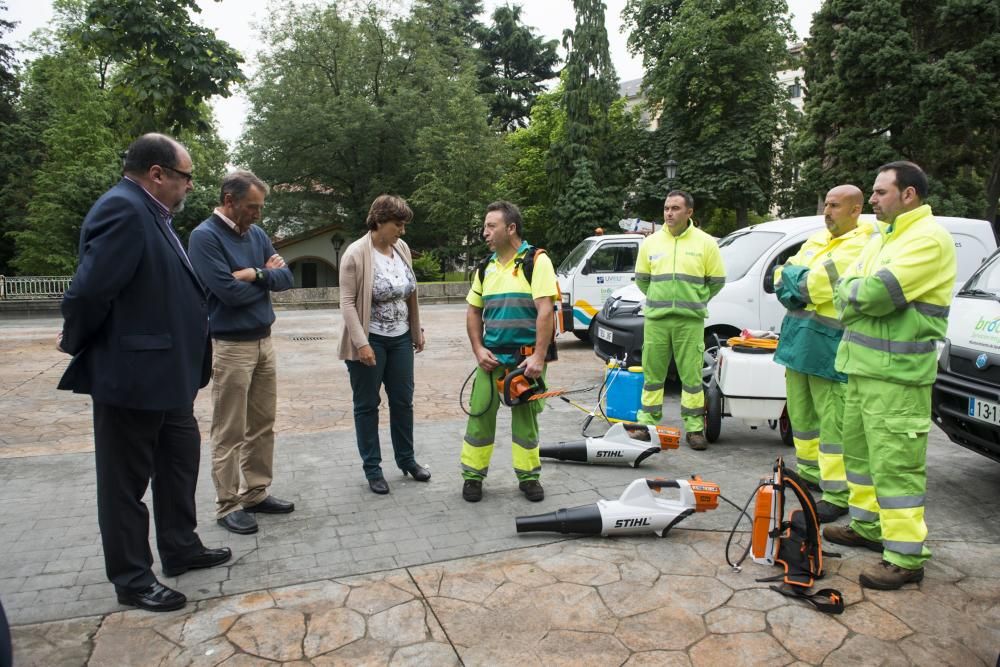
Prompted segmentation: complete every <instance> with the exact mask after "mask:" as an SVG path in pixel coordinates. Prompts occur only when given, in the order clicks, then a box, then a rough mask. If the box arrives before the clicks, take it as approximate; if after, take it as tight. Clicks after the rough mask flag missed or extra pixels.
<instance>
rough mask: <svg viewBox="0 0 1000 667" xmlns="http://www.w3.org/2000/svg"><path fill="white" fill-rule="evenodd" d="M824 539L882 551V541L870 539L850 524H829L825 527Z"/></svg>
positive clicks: (849, 545) (846, 545)
mask: <svg viewBox="0 0 1000 667" xmlns="http://www.w3.org/2000/svg"><path fill="white" fill-rule="evenodd" d="M823 539H824V540H826V541H827V542H833V543H834V544H843V545H844V546H845V547H863V548H865V549H871V550H872V551H876V552H878V553H882V543H881V542H876V541H875V540H869V539H868V538H867V537H862V536H861V535H858V534H857V533H855V532H854V529H853V528H851V526H850V524H848V525H846V526H827V527H826V528H824V529H823Z"/></svg>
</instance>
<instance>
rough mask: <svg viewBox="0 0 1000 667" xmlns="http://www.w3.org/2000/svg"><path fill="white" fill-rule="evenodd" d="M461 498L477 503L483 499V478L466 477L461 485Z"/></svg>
mask: <svg viewBox="0 0 1000 667" xmlns="http://www.w3.org/2000/svg"><path fill="white" fill-rule="evenodd" d="M462 498H463V499H465V501H466V502H469V503H478V502H479V501H480V500H482V499H483V480H481V479H467V480H465V484H463V485H462Z"/></svg>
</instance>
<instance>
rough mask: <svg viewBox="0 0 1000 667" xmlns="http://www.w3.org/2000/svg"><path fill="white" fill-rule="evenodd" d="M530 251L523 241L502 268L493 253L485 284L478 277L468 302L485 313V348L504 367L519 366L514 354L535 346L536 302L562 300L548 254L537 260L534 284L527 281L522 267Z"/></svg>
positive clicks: (526, 243)
mask: <svg viewBox="0 0 1000 667" xmlns="http://www.w3.org/2000/svg"><path fill="white" fill-rule="evenodd" d="M529 247H530V245H529V244H528V242H527V241H522V242H521V246H520V247H519V248H518V249H517V253H516V254H515V255H514V258H513V259H512V260H511V261H509V262H508V263H507V264H501V263H500V259H499V258H498V257H497V254H496V253H493V255H492V257H490V261H489V263H488V264H487V265H486V269H485V271H484V272H483V280H482V282H480V281H479V275H478V273H477V274H476V275H474V276H473V278H472V286H471V287H470V289H469V293H468V295H467V296H466V298H465V300H466V301H467V302H468V303H469V304H471V305H473V306H475V307H476V308H482V309H483V328H484V332H483V345H485V346H486V347H487V348H489V349H490V350H493V352H494V354H495V355H496V357H497V359H498V360H499V361H500V363H502V364H507V365H513V364H515V363H516V355H515V354H513V353H511V352H510V350H512V349H515V348H517V347H520V346H522V345H534V344H535V321H536V320H537V318H538V309H537V308H536V307H535V299H539V298H542V297H551V298H552V299H553V301H556V300H558V299H559V290H558V289H556V273H555V269H554V268H553V267H552V260H550V259H549V256H548V255H547V254H540V255H538V257H537V258H536V259H535V267H534V269H533V272H532V275H531V283H529V282H528V280H527V279H526V278H525V277H524V271H521V270H520V265H521V262H522V261H523V258H524V254H525V253H526V252H527V251H528V248H529Z"/></svg>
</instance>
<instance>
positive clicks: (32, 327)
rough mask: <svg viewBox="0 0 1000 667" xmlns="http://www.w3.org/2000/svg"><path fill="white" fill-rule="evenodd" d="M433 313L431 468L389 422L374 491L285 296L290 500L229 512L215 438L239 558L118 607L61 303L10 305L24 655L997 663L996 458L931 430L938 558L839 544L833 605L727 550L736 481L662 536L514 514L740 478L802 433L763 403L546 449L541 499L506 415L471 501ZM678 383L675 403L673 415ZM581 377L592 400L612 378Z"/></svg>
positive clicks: (428, 413) (439, 319) (453, 343)
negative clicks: (591, 387)
mask: <svg viewBox="0 0 1000 667" xmlns="http://www.w3.org/2000/svg"><path fill="white" fill-rule="evenodd" d="M424 316H425V319H426V320H427V322H426V324H425V327H426V328H427V334H428V349H427V351H426V352H425V353H423V354H421V355H418V357H417V367H416V372H417V384H418V386H417V405H416V411H417V424H416V427H415V430H416V438H417V452H418V459H419V460H420V461H421V462H422V463H425V464H427V465H428V466H429V467H430V468H431V470H432V471H433V473H434V478H433V479H432V480H431V482H429V483H428V484H419V483H416V482H412V481H410V480H409V479H408V478H403V477H402V476H401V475H400V474H399V473H398V471H397V470H395V466H394V465H393V464H392V462H391V455H389V451H390V450H389V445H388V437H387V433H383V442H384V451H385V453H386V455H389V456H388V460H387V461H386V463H387V465H384V467H385V470H386V475H387V479H388V481H389V484H390V485H391V487H392V493H391V494H390V495H388V496H382V497H376V496H374V495H373V494H371V493H370V492H369V491H368V489H367V486H366V484H365V482H364V476H363V474H362V473H361V468H360V461H359V459H358V455H357V452H356V449H355V444H354V436H353V425H352V417H351V405H350V397H349V389H348V382H347V375H346V371H345V369H344V367H343V364H342V363H340V362H339V361H337V360H336V353H335V350H336V342H337V340H336V339H337V334H338V331H339V323H340V316H339V313H338V312H337V311H286V312H281V313H279V320H278V324H277V326H276V327H275V339H276V343H277V348H278V355H279V374H280V377H279V382H280V394H279V419H278V425H277V429H278V439H277V446H276V466H275V467H276V476H275V481H274V486H273V491H274V493H275V495H277V496H279V497H283V498H288V499H290V500H294V501H295V502H296V505H297V509H296V511H295V513H294V514H291V515H288V516H280V517H275V516H264V517H260V524H261V530H260V532H259V533H257V534H256V535H251V536H237V535H232V534H229V533H227V532H225V531H224V530H222V529H221V528H219V527H218V526H216V524H215V522H214V520H213V511H212V510H213V492H212V484H211V480H210V477H209V475H210V468H209V466H208V447H207V446H205V447H203V461H202V471H201V474H202V478H201V480H200V484H199V490H198V506H199V519H200V522H201V528H200V530H199V533H200V534H201V536H202V539H203V540H204V542H205V543H206V544H207V545H209V546H220V545H223V544H225V545H227V546H230V547H231V548H232V549H233V552H234V559H233V561H232V562H231V563H230V564H228V565H227V566H225V567H219V568H213V569H211V570H200V571H195V572H191V573H188V574H185V575H183V576H181V577H179V578H163V579H162V580H163V581H164V582H165V583H167V584H168V585H170V586H174V587H176V588H178V589H179V590H181V591H183V592H184V593H186V594H187V595H188V597H189V599H190V600H192V602H191V603H189V605H188V607H187V608H186V609H184V610H182V611H178V612H172V613H169V614H148V613H145V612H140V611H135V610H133V611H124V612H123V611H121V610H122V609H123V607H121V606H119V605H118V604H117V603H116V601H115V599H114V592H113V589H112V587H111V585H110V584H108V583H107V581H106V579H105V577H104V572H103V559H102V557H101V548H100V539H99V535H98V532H97V522H96V509H95V501H94V498H95V494H94V470H93V457H92V454H90V451H91V450H92V440H91V438H92V434H91V432H90V403H89V400H88V398H87V397H86V396H74V395H71V394H67V393H65V392H57V391H55V390H54V387H55V384H56V381H57V379H58V377H59V375H60V373H61V372H62V369H63V368H64V366H65V363H66V360H65V359H64V358H62V357H61V355H58V354H57V353H55V352H54V351H52V349H51V347H52V346H51V344H52V341H53V339H54V335H55V332H56V331H57V330H58V326H59V322H58V320H54V319H31V320H9V319H8V320H3V321H0V332H2V333H3V336H2V337H0V351H2V355H0V409H2V410H3V414H4V426H3V429H2V434H0V537H2V540H0V600H2V601H3V603H4V606H5V607H6V609H7V613H8V616H9V617H10V619H11V622H12V623H13V624H14V625H15V626H16V627H15V628H14V643H15V661H16V664H18V665H64V664H65V665H76V664H92V665H104V664H108V665H127V664H135V665H154V664H164V665H175V664H176V665H189V664H190V665H216V664H225V665H256V664H274V663H276V662H280V663H286V664H301V665H305V664H314V665H335V664H352V665H354V664H400V665H402V664H419V665H438V664H441V665H446V664H461V663H464V664H467V665H478V664H483V665H487V664H488V665H494V664H514V663H515V662H516V663H517V664H519V665H520V664H526V665H531V664H563V663H566V664H569V663H572V664H586V665H591V664H593V665H619V664H628V665H673V664H678V665H681V664H699V665H700V664H705V665H709V664H712V665H715V664H759V663H764V662H768V663H773V664H789V663H794V662H798V663H802V664H820V663H822V664H831V665H833V664H893V665H895V664H900V665H904V664H920V665H922V664H928V665H930V664H935V665H937V664H955V665H975V664H986V665H993V664H994V663H995V662H996V660H997V654H998V650H1000V569H998V568H997V566H996V563H998V562H1000V521H998V518H1000V465H997V464H995V463H993V462H991V461H989V460H987V459H985V458H982V457H980V456H977V455H974V454H972V453H970V452H966V451H965V450H963V449H961V448H959V447H957V446H954V445H952V444H951V443H949V442H948V441H947V439H946V438H944V437H943V436H942V434H941V433H940V432H937V431H935V432H934V433H933V434H932V437H931V446H930V450H929V468H930V480H929V489H928V511H927V516H928V524H929V525H930V530H931V535H930V537H931V543H930V544H931V548H932V550H933V552H934V556H935V557H934V559H933V560H931V561H930V563H929V564H928V567H927V576H926V578H925V580H924V581H923V582H922V583H921V584H919V585H918V586H909V587H907V589H905V590H903V591H896V592H889V593H880V592H877V591H867V590H865V591H862V589H860V587H859V586H858V585H857V583H856V582H857V574H858V572H859V571H860V569H861V568H862V567H863V566H869V565H873V564H875V563H876V562H877V561H878V557H877V555H875V554H872V553H870V552H854V551H852V550H850V549H845V550H844V551H845V553H844V557H843V558H839V559H828V560H827V561H826V564H827V568H828V570H829V572H830V576H829V577H828V578H826V579H824V580H823V582H822V586H824V587H826V586H829V587H833V588H838V589H840V590H841V591H842V592H843V593H844V595H845V598H846V601H847V605H848V609H847V611H846V612H845V613H844V614H843V615H842V616H838V617H833V616H826V615H823V614H819V613H817V612H814V611H812V610H811V609H809V608H807V607H804V606H802V605H800V604H799V603H796V602H794V601H791V600H788V599H787V598H784V597H782V596H780V595H778V594H777V593H774V592H772V591H769V590H767V589H766V586H767V584H763V583H758V582H756V581H755V580H756V579H757V578H758V577H761V576H767V575H770V574H773V573H774V571H775V570H771V569H768V568H764V567H763V566H757V565H750V566H748V567H746V568H745V570H744V571H743V572H742V573H739V574H737V573H733V572H732V571H730V569H729V568H728V566H726V565H725V558H724V543H725V537H726V532H727V531H728V528H729V527H730V526H731V525H732V523H733V521H734V519H735V514H736V513H735V511H734V510H732V509H731V508H729V507H728V506H725V505H723V506H720V508H719V509H718V510H715V511H713V512H708V513H705V514H697V515H694V516H692V517H690V518H689V519H686V520H685V521H684V523H682V524H681V527H682V528H683V529H675V530H674V531H673V532H672V533H671V534H670V535H669V536H668V537H667V538H665V539H657V538H655V537H652V536H650V537H643V536H637V537H631V538H618V539H601V538H579V539H566V537H565V536H559V535H548V534H540V533H534V534H529V535H520V536H519V535H517V534H516V533H515V531H514V525H513V517H515V516H518V515H522V514H533V513H537V512H544V511H550V510H554V509H557V508H559V507H568V506H572V505H578V504H583V503H588V502H592V501H593V500H595V499H596V498H598V497H607V498H610V497H616V496H617V495H618V494H619V493H620V492H621V491H622V489H623V488H624V487H625V485H626V484H627V483H628V482H629V481H631V480H633V479H635V478H637V477H640V476H643V475H646V476H660V477H668V478H679V477H685V476H687V475H688V474H691V473H699V474H701V475H702V476H703V477H705V478H706V479H709V480H712V481H716V482H718V483H719V484H720V485H721V486H722V489H723V493H724V494H725V495H726V496H727V497H729V498H731V499H733V500H734V501H737V502H742V501H744V500H745V499H746V497H747V496H748V495H749V494H750V492H751V491H752V489H753V487H754V486H755V484H756V480H757V478H758V477H760V476H762V475H764V474H766V473H767V471H768V470H769V467H770V463H771V461H772V460H773V458H774V456H776V455H778V454H783V455H785V456H788V457H792V450H790V449H788V448H785V447H783V446H782V445H781V444H780V440H779V439H778V437H777V434H776V433H774V432H772V431H769V430H767V429H766V427H765V428H763V429H761V430H758V431H751V430H750V429H748V428H747V427H746V426H745V425H744V424H742V423H741V422H738V421H735V420H726V421H725V422H724V424H723V434H722V435H723V437H722V440H721V441H720V442H719V443H717V444H715V445H713V446H711V447H710V448H709V449H708V451H706V452H693V451H691V450H690V449H687V448H682V449H680V450H677V451H669V452H665V453H662V454H658V455H656V456H654V457H652V458H651V459H649V460H648V461H647V463H645V464H643V467H642V468H641V469H640V470H631V469H622V468H604V467H597V466H586V465H573V464H559V463H546V464H545V465H544V470H543V482H544V484H545V488H546V492H547V497H546V500H545V501H544V502H542V503H538V504H530V503H528V502H526V501H525V500H524V499H523V498H522V497H521V495H520V493H519V492H518V491H517V488H516V484H515V481H514V479H513V475H512V474H511V473H510V472H509V470H510V468H509V456H510V455H509V445H507V446H505V445H504V444H503V438H502V436H501V437H500V438H498V446H497V451H496V453H495V458H494V462H493V466H492V470H493V474H492V475H491V477H490V479H489V481H488V482H487V484H486V497H485V498H484V500H483V502H481V503H479V504H477V505H470V504H468V503H465V502H463V501H462V500H461V497H460V493H459V491H460V487H461V481H460V478H459V476H458V471H457V457H458V450H459V448H460V440H461V435H462V432H463V428H464V419H463V418H462V417H463V415H462V414H461V412H460V411H459V409H458V406H457V395H458V390H459V387H460V386H461V381H462V379H464V377H465V375H466V374H467V373H468V371H469V369H470V368H471V364H470V359H469V353H468V345H467V343H466V341H465V334H464V310H463V309H462V308H461V307H460V306H432V307H427V308H426V309H425V311H424ZM317 338H319V339H320V340H315V339H317ZM560 354H561V357H562V360H561V361H560V362H559V363H558V364H556V365H554V366H553V367H552V369H551V370H550V377H549V379H550V384H551V385H553V386H571V387H576V386H582V385H586V384H589V383H593V382H595V381H599V379H600V373H601V370H600V365H599V363H598V362H597V360H596V359H595V358H594V357H593V354H592V353H591V352H590V351H589V349H588V347H587V346H586V345H585V344H582V343H578V342H576V341H574V340H573V339H572V338H570V339H569V340H567V341H565V342H560ZM675 389H676V388H675ZM674 393H676V392H675V391H673V392H671V391H668V394H670V395H669V396H668V399H667V404H666V406H665V414H666V415H667V417H668V419H667V422H668V423H671V424H673V425H678V426H679V420H678V419H677V418H676V415H677V412H678V404H677V399H676V397H675V396H673V395H672V394H674ZM207 398H208V392H207V391H203V392H202V394H201V395H200V397H199V399H198V402H197V404H196V410H197V413H198V415H199V419H200V421H201V427H202V430H203V437H204V438H205V440H204V441H205V443H206V445H207V429H208V426H209V421H210V414H209V405H208V401H207ZM577 398H578V399H579V401H580V402H581V403H584V404H589V403H591V402H592V401H593V399H594V395H593V394H581V395H579V396H578V397H577ZM581 417H582V413H580V412H578V411H576V410H575V409H573V408H571V407H570V406H568V405H566V404H565V403H562V402H561V401H551V402H550V409H548V410H547V411H546V412H545V413H544V414H543V416H542V420H541V423H542V438H543V440H545V441H559V440H568V439H574V438H575V437H577V436H578V434H579V428H580V422H581ZM383 422H386V420H385V419H383ZM383 425H385V423H384V424H383ZM507 429H508V427H507V426H506V425H501V427H500V429H499V433H501V434H503V433H509V430H507ZM154 553H155V549H154ZM156 569H157V572H159V567H158V566H157V568H156Z"/></svg>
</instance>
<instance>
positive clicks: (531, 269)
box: [521, 245, 545, 285]
mask: <svg viewBox="0 0 1000 667" xmlns="http://www.w3.org/2000/svg"><path fill="white" fill-rule="evenodd" d="M543 252H545V248H536V247H535V246H533V245H529V246H528V249H527V250H526V251H525V253H524V259H523V260H522V262H521V270H522V271H524V279H525V280H527V281H528V284H529V285H530V284H531V277H532V276H533V275H534V273H535V260H536V259H537V258H538V255H539V253H543Z"/></svg>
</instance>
